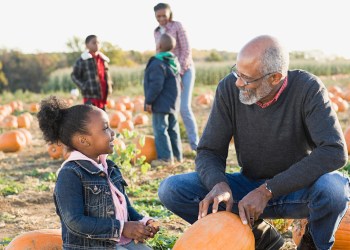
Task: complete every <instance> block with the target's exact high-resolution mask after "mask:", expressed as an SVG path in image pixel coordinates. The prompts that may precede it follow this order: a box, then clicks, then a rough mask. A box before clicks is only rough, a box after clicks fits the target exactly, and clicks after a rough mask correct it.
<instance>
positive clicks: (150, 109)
mask: <svg viewBox="0 0 350 250" xmlns="http://www.w3.org/2000/svg"><path fill="white" fill-rule="evenodd" d="M146 111H147V112H148V113H150V114H151V113H152V105H151V104H146Z"/></svg>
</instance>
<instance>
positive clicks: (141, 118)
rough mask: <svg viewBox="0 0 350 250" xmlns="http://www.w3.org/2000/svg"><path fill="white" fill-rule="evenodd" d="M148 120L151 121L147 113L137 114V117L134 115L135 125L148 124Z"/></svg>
mask: <svg viewBox="0 0 350 250" xmlns="http://www.w3.org/2000/svg"><path fill="white" fill-rule="evenodd" d="M148 121H149V118H148V116H147V115H146V114H141V113H140V114H137V115H136V116H135V117H134V125H135V126H137V125H147V124H148Z"/></svg>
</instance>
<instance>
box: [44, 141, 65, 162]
mask: <svg viewBox="0 0 350 250" xmlns="http://www.w3.org/2000/svg"><path fill="white" fill-rule="evenodd" d="M62 145H63V144H62V143H59V142H58V143H50V144H48V146H47V152H48V153H49V155H50V157H51V158H52V159H54V160H56V159H59V158H61V157H62V156H63V146H62Z"/></svg>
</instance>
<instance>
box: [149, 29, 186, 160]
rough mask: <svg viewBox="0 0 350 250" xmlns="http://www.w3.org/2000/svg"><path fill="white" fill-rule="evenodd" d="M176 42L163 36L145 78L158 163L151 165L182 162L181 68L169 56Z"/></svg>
mask: <svg viewBox="0 0 350 250" xmlns="http://www.w3.org/2000/svg"><path fill="white" fill-rule="evenodd" d="M175 45H176V41H175V39H174V38H173V37H172V36H170V35H168V34H166V33H165V34H163V35H162V36H161V37H160V39H159V42H158V44H157V52H158V53H157V54H156V55H155V56H154V57H151V59H150V60H149V61H148V63H147V66H146V70H145V76H144V92H145V110H146V111H147V112H149V113H152V126H153V133H154V137H155V144H156V150H157V155H158V159H157V160H154V161H152V163H151V165H152V166H153V167H155V166H160V165H162V166H168V165H172V164H173V163H174V158H176V160H177V161H179V162H182V145H181V138H180V130H179V123H178V121H177V115H178V111H179V108H180V95H181V76H180V64H179V62H178V59H177V57H176V56H175V55H174V54H173V53H172V52H171V50H172V49H173V48H174V47H175Z"/></svg>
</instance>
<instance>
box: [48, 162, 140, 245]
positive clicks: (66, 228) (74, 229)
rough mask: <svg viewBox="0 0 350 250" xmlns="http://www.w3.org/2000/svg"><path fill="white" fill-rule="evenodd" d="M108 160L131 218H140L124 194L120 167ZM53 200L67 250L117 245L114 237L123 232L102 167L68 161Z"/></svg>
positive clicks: (124, 183) (113, 181) (123, 181)
mask: <svg viewBox="0 0 350 250" xmlns="http://www.w3.org/2000/svg"><path fill="white" fill-rule="evenodd" d="M107 163H108V173H109V176H110V178H111V181H112V183H113V184H114V185H115V186H116V187H117V188H118V189H119V190H120V191H121V192H122V193H123V194H124V195H125V198H126V201H127V208H128V217H129V218H128V220H129V221H138V220H141V219H142V218H143V216H142V215H140V214H139V213H137V212H136V211H135V209H134V208H133V207H132V206H131V204H130V201H129V199H128V197H127V196H126V194H125V190H124V187H125V186H127V184H126V182H125V180H124V179H123V177H122V175H121V172H120V170H119V168H118V167H117V166H116V165H115V164H114V162H112V161H110V160H107ZM54 201H55V205H56V212H57V214H58V215H59V217H60V219H61V224H62V240H63V248H64V249H65V250H73V249H94V250H102V249H103V250H105V249H116V245H117V242H116V241H113V240H111V238H118V236H120V231H119V228H120V222H119V220H117V219H116V216H115V207H114V203H113V198H112V194H111V191H110V188H109V185H108V180H107V177H106V174H105V173H104V172H103V171H102V170H100V169H98V168H96V167H95V166H94V165H93V164H92V163H91V162H89V161H85V160H79V161H70V162H67V163H66V164H65V165H64V166H63V168H62V169H61V171H60V172H59V175H58V178H57V183H56V186H55V191H54ZM116 233H117V234H116Z"/></svg>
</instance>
